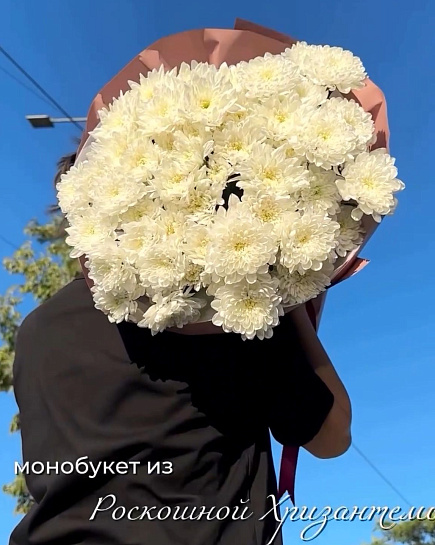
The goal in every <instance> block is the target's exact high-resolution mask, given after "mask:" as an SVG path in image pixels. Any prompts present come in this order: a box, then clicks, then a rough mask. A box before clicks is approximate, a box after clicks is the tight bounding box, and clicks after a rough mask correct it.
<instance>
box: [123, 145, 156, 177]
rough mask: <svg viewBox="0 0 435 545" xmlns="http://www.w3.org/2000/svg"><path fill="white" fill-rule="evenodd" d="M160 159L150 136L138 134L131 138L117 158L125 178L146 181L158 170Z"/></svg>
mask: <svg viewBox="0 0 435 545" xmlns="http://www.w3.org/2000/svg"><path fill="white" fill-rule="evenodd" d="M161 160H162V153H161V151H160V149H159V148H158V146H156V145H154V144H153V142H152V140H151V139H150V138H146V137H143V136H139V137H136V138H134V139H133V138H132V139H131V141H130V142H129V145H128V147H127V149H126V150H125V152H124V153H123V154H122V155H121V157H120V158H119V169H120V170H121V172H123V173H124V176H125V178H129V179H130V178H131V179H132V180H135V181H136V182H147V181H148V180H150V179H151V178H152V176H154V174H155V173H156V172H157V171H158V168H159V165H160V163H161ZM126 174H127V176H126Z"/></svg>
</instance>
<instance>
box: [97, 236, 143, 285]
mask: <svg viewBox="0 0 435 545" xmlns="http://www.w3.org/2000/svg"><path fill="white" fill-rule="evenodd" d="M88 261H89V267H88V268H89V273H88V274H89V278H90V279H91V280H93V281H94V283H95V285H97V286H98V287H99V288H100V289H102V290H103V291H116V290H121V289H122V290H125V291H127V292H129V293H132V292H133V291H134V290H135V288H136V285H137V277H136V273H137V271H136V269H135V267H134V266H133V265H132V263H131V262H130V260H129V258H128V255H127V253H126V252H125V251H124V249H123V248H120V247H119V246H118V245H117V244H116V242H115V241H114V240H113V241H111V243H110V244H105V245H104V246H102V247H101V248H98V249H95V250H94V251H93V252H92V253H91V254H89V260H88Z"/></svg>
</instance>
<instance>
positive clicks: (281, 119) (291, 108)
mask: <svg viewBox="0 0 435 545" xmlns="http://www.w3.org/2000/svg"><path fill="white" fill-rule="evenodd" d="M313 109H314V108H313V107H312V106H310V105H302V104H301V101H300V99H299V96H298V95H297V93H296V92H295V91H292V92H290V93H289V94H288V95H285V96H272V97H270V98H269V99H268V100H267V101H265V102H264V103H263V104H260V105H258V106H257V108H256V109H255V116H257V117H258V118H259V119H261V120H262V121H263V125H264V131H265V132H266V134H267V136H268V137H269V138H271V139H272V140H274V141H280V140H285V141H288V142H290V143H291V142H292V141H293V140H294V139H295V138H296V137H297V134H298V131H299V128H300V126H301V125H302V124H303V123H304V120H305V118H306V117H307V116H309V115H310V114H311V112H312V110H313Z"/></svg>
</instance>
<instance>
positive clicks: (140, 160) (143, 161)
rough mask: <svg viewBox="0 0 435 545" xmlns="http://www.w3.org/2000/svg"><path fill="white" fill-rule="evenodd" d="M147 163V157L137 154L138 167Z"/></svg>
mask: <svg viewBox="0 0 435 545" xmlns="http://www.w3.org/2000/svg"><path fill="white" fill-rule="evenodd" d="M147 163H148V158H147V157H146V156H145V155H142V154H138V156H137V159H136V164H137V166H138V167H144V166H145V165H146V164H147Z"/></svg>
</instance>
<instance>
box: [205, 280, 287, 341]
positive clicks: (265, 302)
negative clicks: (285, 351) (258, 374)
mask: <svg viewBox="0 0 435 545" xmlns="http://www.w3.org/2000/svg"><path fill="white" fill-rule="evenodd" d="M277 287H278V282H277V280H276V279H274V278H272V277H271V276H270V275H269V274H263V275H259V276H258V278H257V280H256V282H254V283H253V284H250V283H248V282H246V281H244V280H243V281H241V282H237V283H236V284H229V285H223V286H220V287H219V288H217V290H216V293H215V299H214V300H213V301H212V302H211V307H212V308H213V309H214V310H216V314H215V315H214V316H213V318H212V322H213V324H214V325H217V326H221V327H222V329H223V330H224V331H225V332H226V333H230V332H235V333H240V334H241V335H242V338H243V340H245V339H253V338H254V337H258V338H260V339H264V338H266V339H268V338H270V337H272V334H273V332H272V328H274V327H275V326H276V325H278V323H279V316H282V315H283V314H284V311H283V309H282V306H281V297H280V296H279V295H278V294H277Z"/></svg>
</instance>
